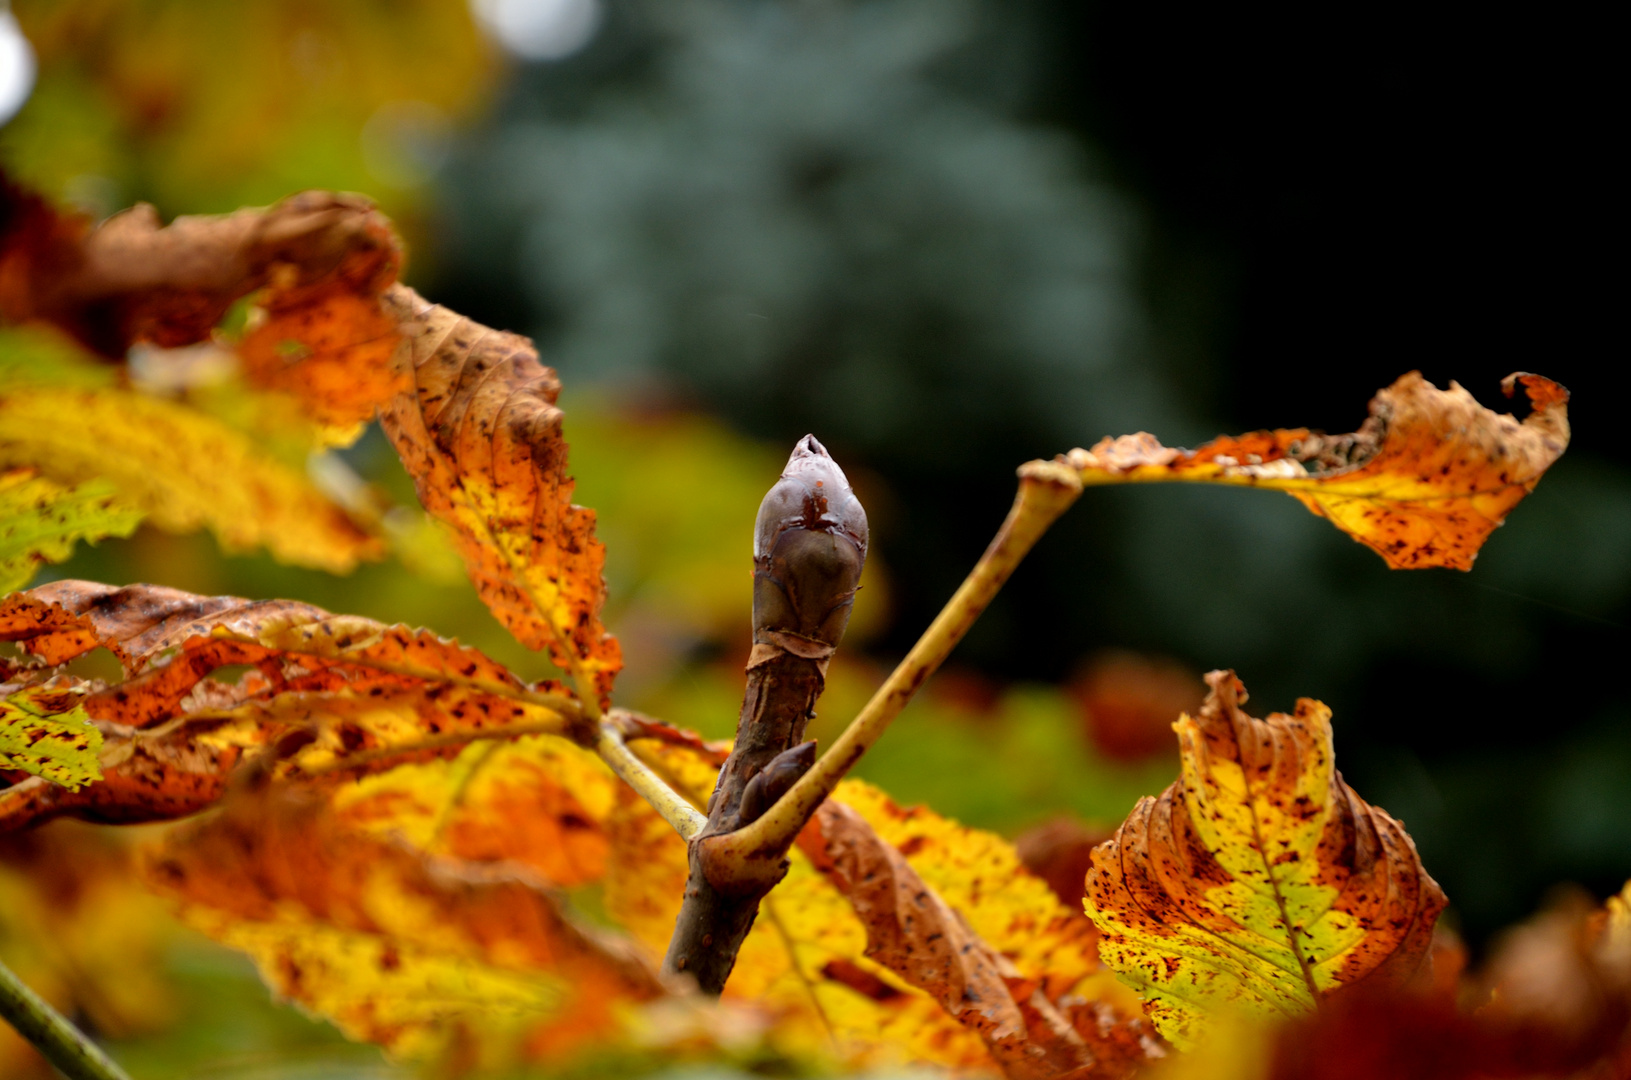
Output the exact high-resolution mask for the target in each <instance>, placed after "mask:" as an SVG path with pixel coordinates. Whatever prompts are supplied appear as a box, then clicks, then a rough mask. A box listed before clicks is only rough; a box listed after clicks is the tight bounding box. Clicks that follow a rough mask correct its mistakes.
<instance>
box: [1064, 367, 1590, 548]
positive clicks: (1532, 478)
mask: <svg viewBox="0 0 1631 1080" xmlns="http://www.w3.org/2000/svg"><path fill="white" fill-rule="evenodd" d="M1519 383H1521V384H1522V386H1523V388H1524V392H1525V394H1526V395H1527V396H1528V398H1529V403H1530V406H1531V407H1532V409H1533V411H1532V412H1531V413H1530V414H1529V416H1528V417H1527V418H1526V419H1525V420H1524V421H1523V422H1522V423H1520V422H1518V421H1517V420H1515V419H1513V418H1512V417H1511V416H1510V415H1497V414H1495V413H1493V412H1491V411H1490V410H1488V409H1486V408H1484V407H1483V406H1482V405H1480V404H1478V402H1477V401H1476V400H1475V399H1474V398H1473V396H1472V395H1471V394H1469V393H1467V392H1466V391H1465V390H1463V389H1462V388H1461V387H1460V386H1459V385H1457V384H1456V383H1453V382H1452V383H1451V384H1450V388H1449V389H1448V390H1439V389H1437V388H1435V387H1434V386H1433V385H1432V384H1431V383H1429V382H1427V381H1426V380H1425V379H1423V378H1422V377H1421V375H1420V374H1418V373H1416V372H1411V373H1410V374H1408V375H1405V376H1402V377H1401V378H1400V379H1399V380H1398V381H1397V382H1395V383H1394V384H1393V385H1392V386H1390V387H1388V388H1387V389H1385V390H1382V391H1380V392H1379V393H1378V394H1377V395H1376V397H1375V398H1374V399H1373V400H1372V401H1371V406H1370V419H1368V420H1367V421H1366V422H1365V425H1364V426H1363V427H1361V428H1360V429H1359V430H1358V431H1357V432H1354V433H1353V434H1351V435H1335V436H1332V435H1323V434H1319V433H1316V432H1311V431H1309V430H1308V429H1306V428H1293V429H1289V430H1278V431H1258V432H1253V433H1251V434H1249V435H1240V436H1224V437H1222V438H1218V439H1214V440H1213V441H1212V442H1209V443H1207V444H1206V445H1205V446H1202V447H1200V448H1199V449H1196V450H1174V449H1169V448H1167V447H1164V446H1162V445H1161V444H1160V443H1159V442H1157V441H1155V439H1154V438H1153V437H1151V436H1149V435H1146V434H1142V433H1140V434H1138V435H1124V436H1122V437H1121V438H1119V439H1104V440H1102V441H1101V442H1099V443H1098V444H1097V445H1096V446H1094V447H1093V449H1092V450H1072V451H1071V452H1070V453H1069V454H1068V455H1066V458H1065V460H1067V461H1068V462H1069V463H1070V465H1071V466H1072V467H1074V468H1076V469H1078V470H1080V471H1081V476H1082V483H1084V484H1115V483H1148V482H1155V481H1165V480H1185V481H1196V482H1203V483H1215V484H1238V485H1245V486H1249V487H1262V488H1271V489H1274V490H1277V491H1284V492H1287V493H1288V494H1290V495H1291V496H1293V497H1294V498H1296V499H1297V500H1298V501H1300V502H1301V503H1302V504H1303V505H1304V506H1307V507H1308V508H1309V509H1310V510H1312V511H1313V512H1314V513H1316V514H1318V515H1320V516H1321V517H1324V518H1329V519H1330V520H1331V522H1332V523H1333V524H1335V525H1336V526H1337V528H1339V529H1341V530H1342V531H1343V532H1345V533H1347V534H1348V535H1349V536H1352V537H1353V538H1354V539H1355V540H1357V541H1359V542H1360V543H1362V544H1364V545H1366V546H1367V547H1370V548H1372V549H1373V550H1374V551H1376V553H1377V554H1379V555H1381V556H1382V558H1383V559H1386V560H1387V564H1388V565H1389V566H1391V567H1394V568H1396V569H1398V568H1408V569H1419V568H1422V567H1429V566H1447V567H1452V568H1454V569H1457V570H1468V569H1471V568H1472V562H1473V559H1474V558H1476V557H1477V554H1478V549H1479V548H1480V547H1481V546H1482V545H1483V543H1484V540H1485V539H1486V538H1488V536H1489V534H1490V533H1491V532H1492V531H1493V530H1494V529H1495V527H1496V526H1498V525H1500V524H1501V522H1502V521H1503V520H1505V518H1506V515H1507V514H1508V513H1510V512H1511V511H1512V508H1513V507H1514V506H1516V505H1517V504H1518V503H1519V502H1520V501H1521V500H1522V499H1523V497H1524V496H1525V495H1527V494H1529V492H1531V491H1533V490H1534V488H1535V485H1536V484H1537V483H1539V482H1540V478H1541V476H1542V474H1544V473H1545V472H1546V470H1547V469H1548V468H1550V467H1551V465H1552V463H1553V462H1554V461H1556V460H1557V459H1558V457H1559V456H1561V455H1562V453H1563V451H1564V448H1566V447H1567V446H1568V444H1569V422H1568V413H1567V405H1568V400H1569V392H1568V391H1567V390H1565V389H1563V387H1561V386H1559V385H1557V384H1556V383H1554V382H1552V381H1551V380H1550V379H1544V378H1542V377H1540V376H1539V375H1529V374H1524V373H1519V374H1515V375H1509V376H1507V378H1506V379H1505V380H1504V381H1503V382H1502V383H1501V388H1502V390H1504V391H1505V393H1506V395H1507V396H1508V397H1511V396H1512V394H1513V393H1514V390H1515V388H1516V385H1517V384H1519Z"/></svg>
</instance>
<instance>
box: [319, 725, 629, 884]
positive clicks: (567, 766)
mask: <svg viewBox="0 0 1631 1080" xmlns="http://www.w3.org/2000/svg"><path fill="white" fill-rule="evenodd" d="M619 787H621V784H619V782H618V780H617V778H616V777H615V776H614V775H613V774H612V772H611V770H610V769H608V768H607V767H606V765H605V764H604V763H603V762H601V760H600V759H599V758H598V757H596V756H595V755H594V754H592V753H590V752H589V751H587V750H584V749H583V748H582V747H579V746H577V745H575V744H574V743H571V742H568V741H567V740H566V739H561V738H556V737H554V736H549V735H537V736H531V737H528V738H523V739H518V740H516V741H515V742H513V743H507V744H503V745H493V744H484V745H475V746H471V747H468V748H467V749H466V750H465V751H464V752H463V753H462V754H460V755H459V757H458V758H457V759H455V760H453V761H429V762H425V763H423V764H412V765H399V766H397V767H396V768H394V769H392V770H390V771H389V772H386V773H381V774H379V775H377V776H370V777H366V778H364V779H362V780H360V781H359V782H358V783H356V784H354V785H348V786H347V787H345V788H342V789H340V790H339V791H337V792H336V793H335V797H334V810H335V814H336V817H337V819H338V820H339V821H341V822H343V823H344V824H345V826H346V827H347V828H352V829H358V830H362V831H369V832H379V833H395V834H397V835H399V836H401V837H402V838H403V839H405V840H407V841H408V842H409V843H411V844H413V845H414V846H415V847H418V848H421V849H424V850H427V851H436V852H438V853H441V854H446V855H451V856H454V857H456V858H460V859H467V860H470V861H472V862H497V861H506V860H507V861H510V862H514V863H519V864H521V865H524V866H527V867H530V868H531V869H533V870H535V871H537V872H538V873H539V874H540V875H541V876H542V877H543V879H544V880H546V881H549V882H551V883H553V884H555V885H558V886H561V887H563V888H571V887H573V886H576V885H582V884H586V883H589V882H594V881H599V880H600V878H601V877H602V876H604V874H605V871H606V858H607V854H608V850H609V846H610V845H609V841H608V839H607V834H606V829H605V822H606V819H607V818H608V817H609V816H610V814H611V812H612V806H613V804H614V802H615V801H616V799H617V791H618V789H619Z"/></svg>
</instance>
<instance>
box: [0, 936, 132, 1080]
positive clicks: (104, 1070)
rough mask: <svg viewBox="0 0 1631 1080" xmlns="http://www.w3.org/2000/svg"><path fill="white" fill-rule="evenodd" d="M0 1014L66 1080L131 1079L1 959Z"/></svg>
mask: <svg viewBox="0 0 1631 1080" xmlns="http://www.w3.org/2000/svg"><path fill="white" fill-rule="evenodd" d="M0 1016H4V1017H5V1018H6V1020H7V1022H8V1023H10V1024H11V1026H12V1027H14V1028H16V1029H17V1033H18V1034H19V1035H21V1036H22V1037H23V1038H25V1039H27V1040H28V1041H29V1042H30V1043H32V1044H33V1046H34V1048H35V1049H36V1050H38V1051H39V1052H40V1053H41V1054H42V1055H43V1056H44V1057H45V1059H46V1060H47V1061H49V1062H50V1063H51V1064H52V1065H55V1066H56V1067H57V1068H58V1069H60V1070H61V1071H62V1074H63V1075H64V1076H66V1077H68V1080H130V1076H129V1074H127V1073H126V1072H125V1071H124V1070H123V1069H121V1068H119V1066H117V1065H115V1064H114V1063H113V1059H112V1058H110V1057H108V1056H107V1054H105V1053H103V1052H102V1048H101V1047H99V1046H97V1045H96V1044H95V1043H94V1042H92V1041H91V1040H90V1037H89V1036H88V1035H86V1034H85V1033H84V1032H83V1031H80V1030H79V1029H78V1028H76V1027H74V1025H73V1024H70V1023H69V1022H68V1020H67V1018H66V1017H64V1016H63V1015H62V1014H61V1013H59V1012H57V1010H55V1009H53V1008H52V1007H51V1006H50V1005H49V1004H48V1003H47V1002H46V1001H45V999H44V998H42V997H40V996H39V995H38V994H36V993H35V992H34V991H33V990H31V989H29V987H28V985H27V984H26V983H24V982H23V981H22V980H21V979H19V978H18V977H17V976H16V974H15V973H13V972H12V970H11V969H10V968H8V967H7V966H6V965H5V964H4V963H0Z"/></svg>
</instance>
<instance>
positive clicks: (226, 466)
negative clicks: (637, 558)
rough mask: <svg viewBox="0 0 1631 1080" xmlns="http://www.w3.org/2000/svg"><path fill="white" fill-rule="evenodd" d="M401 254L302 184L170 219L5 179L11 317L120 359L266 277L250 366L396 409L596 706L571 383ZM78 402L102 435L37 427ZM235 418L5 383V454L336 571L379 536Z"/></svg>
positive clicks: (596, 619)
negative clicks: (307, 487) (231, 424)
mask: <svg viewBox="0 0 1631 1080" xmlns="http://www.w3.org/2000/svg"><path fill="white" fill-rule="evenodd" d="M400 260H401V252H400V248H399V246H398V245H397V242H396V240H395V237H394V235H393V234H392V232H391V230H390V227H389V225H388V223H386V222H385V220H384V218H383V217H381V216H380V215H379V214H378V213H377V212H376V211H374V209H373V206H372V204H371V203H369V202H367V201H366V200H363V199H359V198H355V197H351V196H338V195H332V194H328V193H325V192H307V193H304V194H302V195H297V196H294V197H291V198H289V199H285V200H283V201H282V202H280V203H278V204H277V205H275V206H273V207H270V208H267V209H264V210H241V211H239V212H237V213H235V214H231V215H225V216H221V217H198V218H180V219H177V220H176V221H174V222H172V223H171V224H170V225H168V226H163V225H161V223H160V222H159V220H158V218H157V215H156V214H155V213H154V212H153V211H152V208H151V207H138V208H136V209H134V210H131V211H127V212H125V213H123V214H120V215H116V216H115V217H113V218H111V219H109V221H107V222H105V223H104V224H102V225H101V226H99V227H97V228H95V229H92V228H90V226H89V225H88V224H87V223H86V222H84V221H82V220H80V219H77V218H75V217H73V216H71V215H62V214H58V213H57V212H56V211H55V210H53V209H52V208H51V207H50V206H49V205H47V204H45V203H44V202H43V201H42V200H40V199H38V198H37V197H35V196H32V195H30V194H28V193H27V192H23V191H21V190H20V189H18V188H16V187H15V186H13V185H9V184H6V185H5V186H4V188H3V189H0V316H3V317H4V318H6V319H8V320H11V321H14V322H20V321H43V322H48V323H51V324H54V325H56V326H58V327H60V328H62V329H64V330H66V331H68V332H69V333H71V334H73V335H74V336H75V337H76V338H78V339H79V340H80V341H81V342H83V343H84V344H85V345H86V346H87V347H89V348H92V349H93V350H96V351H98V352H100V353H102V354H103V355H105V356H107V357H109V358H119V357H122V356H123V355H124V352H125V350H126V349H127V348H128V347H129V346H130V345H132V344H134V343H137V342H152V343H155V344H158V345H165V346H176V345H184V344H191V343H193V342H197V341H202V340H205V339H206V338H208V337H209V335H210V333H211V331H212V328H213V327H214V326H215V325H216V324H217V323H218V322H219V321H220V319H221V317H222V315H223V314H224V313H225V311H226V309H227V307H228V306H229V305H230V304H231V303H233V302H234V301H236V300H237V299H239V298H241V297H243V296H245V295H247V294H250V293H252V292H255V291H256V290H261V295H260V301H261V318H260V321H259V323H258V325H255V326H254V327H253V328H252V329H251V330H250V331H249V333H248V334H246V335H245V337H244V339H243V340H242V342H241V343H239V346H238V355H239V357H240V359H241V362H242V365H243V369H244V373H245V374H246V376H247V377H248V378H249V379H250V381H251V382H253V383H255V384H256V385H259V386H262V387H266V388H272V389H277V390H282V391H286V392H288V393H290V394H292V395H293V397H294V398H295V400H297V401H299V402H300V404H301V406H302V407H303V408H305V409H306V410H307V411H308V412H309V413H310V414H311V415H312V416H313V417H314V418H315V419H316V420H318V421H319V422H321V423H322V424H325V425H327V426H328V427H330V428H331V429H334V428H338V429H343V430H345V431H347V432H349V433H350V434H349V436H348V437H354V436H355V432H356V430H357V428H358V425H360V424H361V423H362V422H364V421H366V420H368V419H370V418H371V417H372V416H373V415H374V414H375V412H376V410H377V409H382V410H383V414H382V416H381V419H382V421H383V423H384V426H385V429H386V431H387V432H388V433H389V434H390V436H391V439H392V441H393V443H394V444H395V445H396V448H397V452H398V454H399V455H400V456H401V458H402V461H403V464H404V465H405V466H406V467H407V469H408V472H409V473H410V474H411V475H412V476H413V478H414V481H415V485H416V487H417V490H418V492H419V498H420V501H421V502H422V503H423V504H424V506H425V508H426V509H427V510H429V511H430V512H431V513H432V514H433V515H435V516H436V517H438V518H440V519H441V520H442V521H444V522H445V523H447V524H448V525H449V526H451V527H452V531H453V535H454V540H455V544H456V546H457V548H458V550H459V552H460V554H461V556H462V557H463V559H464V562H465V566H466V569H467V571H468V573H469V574H470V576H471V578H472V580H473V581H474V582H475V584H476V588H477V591H478V592H479V593H480V595H481V597H482V599H483V600H484V601H485V602H486V603H487V605H488V606H489V607H490V608H491V609H492V610H493V612H494V614H495V615H496V616H497V617H498V618H499V621H500V622H502V623H504V625H505V626H506V627H508V628H509V629H510V631H511V632H512V633H514V634H515V635H516V637H517V638H519V639H520V640H521V641H522V642H523V643H524V644H526V645H527V646H528V647H529V648H533V649H545V648H547V649H548V650H549V652H550V656H551V658H552V659H553V660H554V662H555V663H556V665H557V666H558V667H560V668H561V669H562V670H563V671H567V672H570V673H571V674H572V675H573V677H574V678H575V679H576V680H577V681H578V682H579V683H580V685H581V686H583V687H591V686H592V687H593V690H592V691H588V692H589V694H590V697H591V699H592V700H591V702H590V708H591V709H594V710H596V711H598V709H599V708H601V707H604V706H605V705H606V704H609V699H610V691H611V684H612V680H613V678H614V677H615V676H616V674H617V671H618V670H619V669H620V668H621V667H622V655H621V651H620V650H619V648H618V645H617V641H616V639H615V638H613V637H612V636H611V635H610V634H608V633H606V631H605V628H604V627H603V626H602V625H601V622H600V609H601V607H602V606H603V604H604V602H605V582H604V580H603V578H602V566H603V564H604V561H605V550H604V548H603V547H602V546H601V544H600V542H599V541H598V540H596V539H595V537H594V522H595V517H594V513H593V511H589V510H585V509H583V508H581V507H577V506H573V505H572V502H571V495H572V486H573V485H572V481H571V479H570V477H569V476H568V475H567V471H566V457H567V446H566V442H565V440H564V438H563V437H562V434H561V413H560V411H559V410H558V409H557V408H556V407H555V399H556V396H557V395H558V393H559V390H560V386H559V383H558V382H557V381H556V379H555V376H554V373H553V372H552V371H550V370H549V369H548V368H546V367H544V366H543V365H542V364H540V363H539V362H538V355H537V352H536V351H535V350H534V349H533V348H532V345H531V343H530V342H528V341H527V340H526V339H524V338H521V337H518V336H516V335H513V334H503V333H498V332H495V331H492V330H488V329H487V328H486V327H482V326H480V325H478V324H476V323H473V322H471V321H470V320H468V319H465V318H463V317H461V316H458V315H456V314H454V313H452V312H450V311H448V310H447V309H445V308H440V307H437V306H435V305H431V304H427V303H425V302H424V301H423V300H421V299H420V298H419V297H418V296H417V295H415V294H414V293H413V292H412V290H409V289H406V288H404V287H402V286H399V285H394V284H393V282H394V281H395V278H396V273H397V270H398V268H399V266H400ZM65 415H72V416H75V417H76V419H77V420H80V422H81V423H83V424H84V426H85V428H89V429H91V430H95V431H97V433H98V438H97V439H94V440H88V439H84V438H81V437H79V434H78V433H79V432H80V431H81V430H83V429H81V428H77V427H68V426H65V425H61V424H60V423H58V424H48V423H46V422H45V421H46V419H47V417H48V416H49V418H50V419H52V420H60V418H61V417H62V416H65ZM233 435H234V433H231V432H227V431H223V430H221V429H220V427H219V425H214V424H213V423H211V422H210V421H207V420H204V419H202V418H200V417H198V416H197V414H196V413H194V412H193V411H191V410H188V409H187V408H185V407H184V406H180V405H177V404H174V403H171V402H163V401H156V400H152V399H149V398H146V397H143V396H141V395H133V394H129V393H125V392H123V391H119V390H117V389H111V388H104V389H99V390H94V391H93V390H85V389H80V390H76V391H67V390H62V389H58V388H54V387H50V386H46V387H28V388H26V389H22V390H19V391H16V392H13V393H9V394H6V395H5V396H3V397H0V448H4V447H5V446H6V445H7V444H8V443H9V444H11V445H12V449H11V450H10V456H9V457H8V456H6V454H5V453H0V464H6V463H12V464H38V465H39V466H40V467H42V468H47V469H49V470H51V471H52V473H53V475H58V476H59V477H61V478H65V479H69V480H74V479H80V478H81V474H94V475H107V476H109V477H110V478H111V479H113V480H114V481H115V484H116V486H117V487H118V489H119V490H120V492H121V493H122V494H126V495H127V496H129V497H130V498H132V499H133V500H134V501H135V502H136V503H137V505H139V506H140V507H142V508H143V509H145V510H147V511H148V512H150V513H151V514H153V516H154V519H155V521H156V522H157V523H158V524H160V525H163V526H165V527H167V528H172V529H178V530H179V529H186V528H192V527H197V526H198V525H200V524H204V523H208V524H209V525H210V526H211V527H212V528H214V529H215V531H216V532H217V534H218V535H219V536H220V537H221V539H222V541H223V543H224V544H225V545H226V546H228V547H229V548H232V547H235V546H238V547H241V546H247V545H248V544H251V543H256V542H264V543H266V544H267V545H268V546H269V547H271V549H272V551H273V553H274V554H276V555H278V556H279V557H280V558H284V559H288V560H290V561H297V562H305V563H307V564H309V565H317V566H322V567H325V568H328V569H333V570H338V571H344V570H347V569H349V568H350V566H351V565H352V564H354V562H355V560H356V559H357V558H359V557H372V556H377V555H378V554H379V553H380V550H381V549H380V546H379V544H378V542H377V540H375V539H374V538H373V537H370V536H367V535H359V536H357V537H355V538H354V539H353V542H352V544H351V547H350V550H345V549H343V548H340V547H337V546H336V545H335V544H334V543H333V540H334V539H335V538H334V536H331V535H329V534H331V533H333V532H334V530H335V529H337V528H342V527H343V526H345V525H347V524H349V522H348V519H347V518H346V517H345V515H344V513H343V512H341V511H340V510H339V508H338V507H335V506H333V505H332V504H327V502H326V500H324V499H323V498H322V497H321V496H316V493H315V491H313V492H312V494H313V495H314V496H316V497H315V498H314V499H310V500H307V501H305V502H301V501H300V498H299V494H300V493H299V492H298V491H296V490H295V488H296V487H298V484H292V483H291V478H290V477H289V476H287V475H283V474H279V473H278V471H277V470H278V468H280V467H279V466H276V465H274V464H272V463H267V462H262V461H259V460H258V459H257V458H256V457H255V455H254V454H253V453H252V452H250V451H251V448H249V447H248V446H247V444H245V443H244V441H243V439H242V437H241V436H237V441H236V442H235V441H234V439H233V437H231V436H233ZM341 441H343V439H342V440H341ZM212 481H213V482H214V483H213V485H212ZM144 483H145V484H146V485H147V486H145V487H144ZM154 485H170V486H169V487H164V488H162V489H161V490H153V486H154ZM172 487H173V488H174V490H171V488H172ZM352 529H353V530H354V531H355V530H356V527H355V526H354V525H353V526H352ZM325 540H326V541H328V542H329V543H328V544H327V546H325V544H324V541H325Z"/></svg>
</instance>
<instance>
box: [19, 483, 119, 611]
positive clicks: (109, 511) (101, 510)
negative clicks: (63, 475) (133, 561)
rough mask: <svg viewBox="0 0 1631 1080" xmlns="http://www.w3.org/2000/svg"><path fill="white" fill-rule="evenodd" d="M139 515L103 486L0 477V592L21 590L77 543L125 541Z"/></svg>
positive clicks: (68, 554)
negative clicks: (121, 538)
mask: <svg viewBox="0 0 1631 1080" xmlns="http://www.w3.org/2000/svg"><path fill="white" fill-rule="evenodd" d="M141 520H142V512H141V511H140V510H138V509H136V508H135V507H132V506H127V505H125V504H124V503H122V502H120V501H119V500H118V499H117V498H116V497H115V496H114V494H113V487H112V485H110V484H108V483H106V482H103V481H91V482H89V483H84V484H72V485H64V484H59V483H56V482H55V481H53V480H49V479H47V478H45V477H43V476H40V475H39V474H38V473H37V472H36V471H35V470H33V469H13V470H10V471H8V472H6V473H4V474H0V593H8V592H11V591H13V590H15V589H19V588H22V587H23V586H24V585H27V584H28V583H29V581H30V580H31V579H32V578H33V577H34V574H35V573H36V572H37V571H38V570H39V568H40V566H41V565H43V564H45V563H48V562H63V561H64V560H66V559H68V558H69V557H70V556H71V555H72V554H73V551H74V545H75V544H76V543H77V542H78V541H81V540H86V541H90V542H92V543H94V542H96V541H97V540H102V539H105V538H107V537H110V536H120V537H122V536H129V535H130V534H131V533H132V532H135V531H136V526H137V525H139V524H140V523H141Z"/></svg>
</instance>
